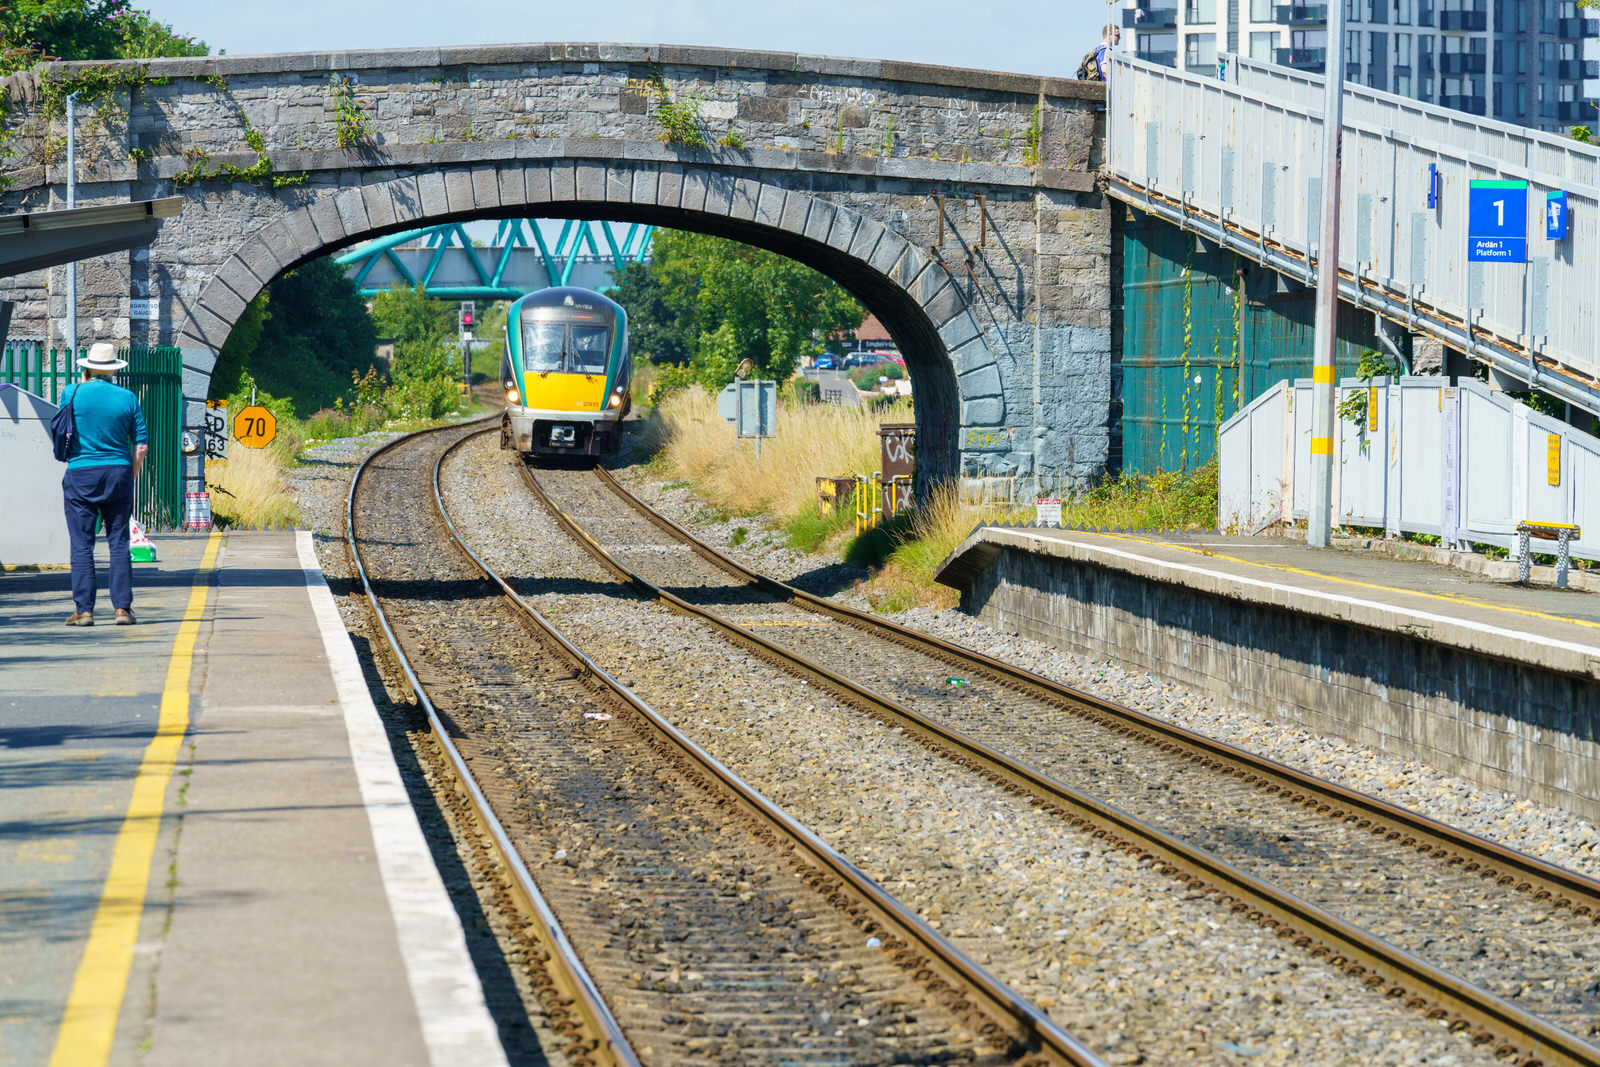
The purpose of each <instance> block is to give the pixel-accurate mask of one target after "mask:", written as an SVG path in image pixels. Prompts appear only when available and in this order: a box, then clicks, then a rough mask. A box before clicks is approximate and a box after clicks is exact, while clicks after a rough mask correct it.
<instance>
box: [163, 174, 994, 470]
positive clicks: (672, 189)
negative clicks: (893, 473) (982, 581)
mask: <svg viewBox="0 0 1600 1067" xmlns="http://www.w3.org/2000/svg"><path fill="white" fill-rule="evenodd" d="M514 213H522V214H526V215H530V216H536V217H547V218H596V219H607V220H612V221H620V222H644V223H649V224H652V225H659V226H667V227H671V228H674V229H683V230H694V231H699V232H704V233H711V234H715V235H717V236H721V237H727V238H730V239H733V240H737V241H740V242H743V243H745V244H750V245H754V246H757V247H761V248H765V249H768V250H770V251H774V252H778V253H780V254H782V255H785V256H788V257H789V258H791V259H794V260H796V261H798V262H801V263H804V264H806V265H807V266H810V267H812V268H814V269H816V270H818V271H820V272H821V273H823V274H825V275H827V276H829V277H830V278H833V279H834V280H835V281H838V282H839V283H840V284H842V285H844V286H845V287H846V288H847V289H849V290H850V291H851V292H852V293H853V294H854V295H856V296H857V297H858V298H859V299H860V300H861V301H862V302H863V304H864V305H865V306H866V307H868V308H869V309H870V310H871V311H872V312H873V313H874V314H877V315H878V316H879V318H880V320H881V321H882V322H883V323H884V325H885V327H886V328H887V329H888V330H889V332H890V334H891V335H892V336H893V337H894V338H895V340H896V342H897V344H898V345H899V346H900V350H901V352H902V353H903V354H904V356H905V358H906V365H907V370H908V372H909V373H910V375H911V377H912V380H913V382H914V386H915V395H916V397H917V402H916V417H917V423H918V440H919V442H920V446H919V458H920V460H921V467H922V471H923V472H924V474H925V475H926V476H927V477H928V478H931V479H934V480H948V479H950V478H952V477H954V476H955V475H956V474H957V473H958V470H959V437H958V435H957V434H956V433H954V432H953V431H954V430H955V428H956V427H958V426H961V425H968V424H975V425H1000V424H1002V423H1003V420H1004V417H1005V397H1004V395H1003V389H1002V385H1001V378H1000V371H999V367H998V364H997V362H996V360H995V356H994V353H993V352H992V351H991V349H990V346H989V342H988V341H987V340H986V338H985V337H984V336H983V333H982V331H981V330H980V328H979V326H978V320H977V318H976V316H975V315H974V314H973V312H972V310H971V308H970V307H969V306H968V301H967V299H966V297H965V296H964V295H963V294H962V292H961V290H960V287H959V286H958V285H957V283H956V280H955V277H954V276H953V274H952V272H951V271H950V270H949V269H948V268H947V267H946V266H945V265H944V264H943V263H941V262H939V261H938V260H936V259H935V258H934V257H933V256H932V255H930V254H929V252H928V251H925V250H923V249H921V248H918V247H917V246H915V245H913V244H912V243H911V242H910V241H908V240H907V239H906V238H905V237H903V236H902V235H900V234H898V233H896V232H895V231H894V230H892V229H890V228H889V227H887V226H885V225H883V224H882V223H880V222H878V221H876V220H874V219H872V218H868V217H865V216H863V215H862V214H860V213H859V212H856V211H853V210H851V209H850V208H847V207H841V206H838V205H835V204H833V203H830V202H829V201H827V200H825V199H821V198H819V197H818V196H815V195H813V194H812V193H811V192H810V191H808V190H805V189H800V188H786V187H784V185H782V184H779V183H778V182H776V181H773V180H770V176H759V175H758V176H748V175H744V174H740V173H737V172H729V171H725V170H719V169H717V168H714V167H705V166H695V165H693V164H665V165H662V164H654V163H641V164H635V163H627V162H620V161H604V160H589V159H565V158H562V159H542V160H541V159H531V160H515V161H502V162H499V163H481V164H476V165H470V166H465V165H464V166H458V167H453V168H448V169H437V170H431V171H423V172H419V173H416V174H408V175H405V176H403V177H393V178H389V179H387V180H383V181H378V182H374V183H371V184H366V185H361V186H353V187H350V188H347V189H344V190H341V191H340V192H338V193H336V194H334V195H333V196H330V197H325V198H322V199H318V200H315V201H312V202H310V203H307V204H303V205H301V206H298V207H292V208H289V209H288V210H287V211H285V212H284V213H283V214H281V215H280V216H279V217H277V218H276V219H274V220H273V221H271V222H269V223H267V224H266V225H264V226H262V227H261V228H260V229H258V230H256V231H254V232H252V233H249V234H248V235H246V236H244V238H243V240H242V241H240V243H239V244H238V246H237V248H236V249H235V250H234V251H232V253H231V254H229V255H228V257H227V258H226V259H225V260H224V261H223V262H222V264H221V266H220V267H218V268H217V270H216V272H215V273H214V274H213V275H212V276H211V278H210V280H209V281H207V282H206V283H205V285H204V287H203V288H202V289H201V291H200V295H199V298H198V299H197V300H196V301H194V303H193V304H192V305H191V306H190V308H189V310H188V314H187V317H186V318H185V320H184V321H183V323H182V325H181V326H180V327H179V329H178V342H179V344H180V345H181V346H182V347H183V348H184V349H185V351H186V354H187V359H186V363H187V365H188V366H189V367H190V368H191V370H193V371H196V372H201V373H203V374H205V375H207V376H209V372H210V369H211V368H210V366H208V365H207V364H208V362H212V363H214V361H215V355H216V353H217V352H218V351H220V350H221V348H222V345H223V343H224V342H225V341H226V340H227V337H228V334H229V333H230V332H231V331H232V329H233V326H234V323H235V322H236V321H237V320H238V318H239V316H240V315H241V314H243V312H244V309H245V306H246V305H247V304H248V303H249V302H250V301H251V300H252V299H254V297H255V296H256V295H257V294H258V293H259V292H260V291H261V290H262V289H264V288H265V287H266V286H267V284H268V283H269V282H271V281H272V279H273V278H275V277H277V276H278V275H279V274H281V273H283V272H284V271H287V270H291V269H293V268H294V267H296V266H298V265H300V264H302V263H305V262H307V261H309V260H312V259H316V258H318V257H320V256H323V255H326V254H328V253H330V252H332V251H335V250H337V249H339V248H343V247H346V246H349V245H353V244H358V243H360V242H362V241H366V240H370V239H371V238H373V237H377V236H382V235H383V234H385V233H392V232H395V231H397V230H405V229H412V228H416V227H419V226H426V225H435V224H438V223H441V222H459V221H468V220H472V219H478V218H496V217H502V216H505V215H508V214H514Z"/></svg>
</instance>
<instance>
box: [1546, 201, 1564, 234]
mask: <svg viewBox="0 0 1600 1067" xmlns="http://www.w3.org/2000/svg"><path fill="white" fill-rule="evenodd" d="M1566 236H1567V194H1566V193H1564V192H1563V193H1546V194H1545V195H1544V239H1545V240H1546V241H1560V240H1564V239H1565V238H1566Z"/></svg>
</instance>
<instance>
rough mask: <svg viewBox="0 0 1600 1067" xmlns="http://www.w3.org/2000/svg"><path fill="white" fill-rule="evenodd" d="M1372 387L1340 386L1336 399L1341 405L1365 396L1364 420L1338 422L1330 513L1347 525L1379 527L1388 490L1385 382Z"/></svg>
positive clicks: (1387, 390)
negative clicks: (1336, 494)
mask: <svg viewBox="0 0 1600 1067" xmlns="http://www.w3.org/2000/svg"><path fill="white" fill-rule="evenodd" d="M1377 381H1378V382H1379V383H1380V384H1377V385H1373V386H1366V387H1363V386H1360V385H1354V386H1350V385H1347V386H1342V387H1340V389H1339V400H1340V402H1341V403H1342V402H1344V401H1345V400H1348V399H1350V398H1351V397H1353V396H1356V395H1357V394H1359V393H1362V392H1365V393H1367V404H1368V415H1367V420H1366V422H1364V423H1363V424H1362V425H1360V426H1356V425H1355V424H1353V423H1351V422H1350V421H1349V420H1348V419H1340V420H1339V452H1338V456H1339V478H1338V483H1339V497H1338V500H1337V502H1336V503H1335V504H1334V508H1333V511H1334V514H1335V515H1338V516H1339V517H1340V518H1341V520H1342V521H1343V522H1344V523H1346V524H1347V525H1350V526H1382V525H1383V524H1384V522H1383V517H1384V513H1385V511H1384V498H1385V497H1386V496H1387V490H1388V469H1387V467H1388V464H1387V459H1388V448H1387V441H1386V438H1387V436H1388V434H1387V433H1386V430H1387V428H1388V425H1389V423H1388V419H1387V413H1388V408H1389V399H1388V397H1389V389H1388V382H1387V381H1386V380H1384V379H1377Z"/></svg>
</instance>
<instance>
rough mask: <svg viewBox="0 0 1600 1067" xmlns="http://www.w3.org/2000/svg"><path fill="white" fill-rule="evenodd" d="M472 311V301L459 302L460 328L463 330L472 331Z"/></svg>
mask: <svg viewBox="0 0 1600 1067" xmlns="http://www.w3.org/2000/svg"><path fill="white" fill-rule="evenodd" d="M472 311H473V307H472V301H470V300H463V301H462V302H461V328H462V329H463V330H471V329H472Z"/></svg>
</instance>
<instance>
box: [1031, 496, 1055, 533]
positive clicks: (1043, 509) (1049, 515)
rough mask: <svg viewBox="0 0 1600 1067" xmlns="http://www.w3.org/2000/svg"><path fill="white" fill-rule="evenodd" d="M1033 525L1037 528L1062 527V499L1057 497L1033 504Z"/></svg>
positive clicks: (1036, 501)
mask: <svg viewBox="0 0 1600 1067" xmlns="http://www.w3.org/2000/svg"><path fill="white" fill-rule="evenodd" d="M1033 524H1034V525H1035V526H1054V527H1057V528H1059V527H1060V526H1061V499H1060V498H1059V497H1056V498H1054V499H1048V500H1035V501H1034V502H1033Z"/></svg>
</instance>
